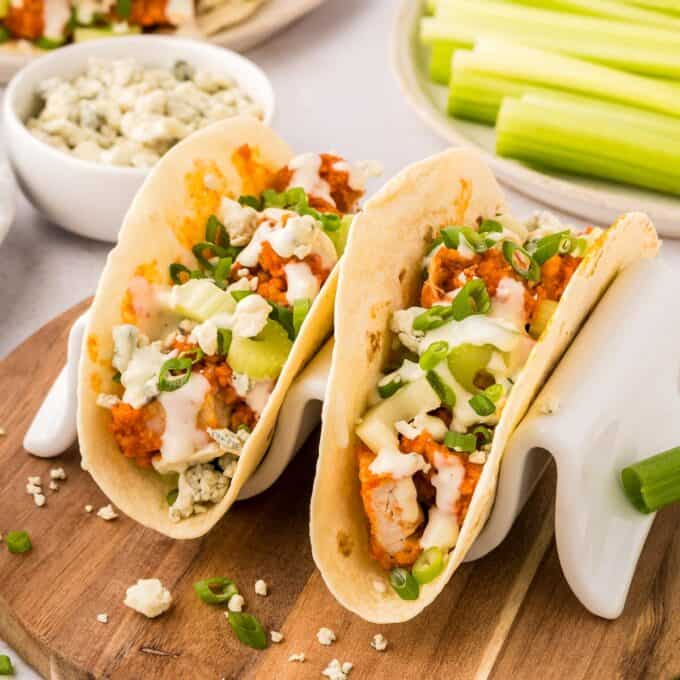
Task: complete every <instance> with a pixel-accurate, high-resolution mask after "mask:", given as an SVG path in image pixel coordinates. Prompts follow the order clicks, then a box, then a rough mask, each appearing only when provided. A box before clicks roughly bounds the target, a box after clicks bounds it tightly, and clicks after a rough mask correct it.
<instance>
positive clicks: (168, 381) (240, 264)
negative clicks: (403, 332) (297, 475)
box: [78, 118, 367, 538]
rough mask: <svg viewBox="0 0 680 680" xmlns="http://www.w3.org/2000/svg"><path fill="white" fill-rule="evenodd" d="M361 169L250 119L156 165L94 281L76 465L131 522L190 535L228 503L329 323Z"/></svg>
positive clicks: (196, 138)
mask: <svg viewBox="0 0 680 680" xmlns="http://www.w3.org/2000/svg"><path fill="white" fill-rule="evenodd" d="M366 172H367V168H366V166H351V165H350V164H349V163H347V162H346V161H345V160H343V159H341V158H339V157H338V156H335V155H331V154H304V155H301V156H295V157H294V156H293V155H292V154H291V152H290V151H289V149H288V147H287V146H286V145H285V144H284V143H283V142H282V141H281V140H280V139H279V138H278V137H277V136H276V135H275V134H274V133H273V132H272V131H271V130H269V129H268V128H266V127H265V126H264V125H262V124H261V123H259V122H257V121H255V120H254V119H246V118H242V119H233V120H230V121H226V122H223V123H218V124H215V125H214V126H212V127H210V128H206V129H205V130H203V131H201V132H199V133H196V134H195V135H193V136H192V137H191V138H189V139H187V140H186V141H184V142H182V143H181V144H179V145H178V146H177V147H176V148H174V149H173V150H172V151H170V152H169V153H168V154H167V155H166V156H165V157H164V158H163V159H162V160H161V161H160V163H159V164H158V165H157V166H156V168H155V169H154V170H153V171H152V173H151V174H150V176H149V178H148V179H147V181H146V182H145V184H144V186H143V187H142V189H141V190H140V192H139V193H138V195H137V197H136V198H135V200H134V202H133V204H132V207H131V208H130V210H129V212H128V215H127V217H126V219H125V222H124V224H123V227H122V229H121V232H120V237H119V243H118V245H117V246H116V248H115V249H114V250H113V251H112V252H111V254H110V256H109V259H108V262H107V265H106V268H105V270H104V273H103V275H102V278H101V281H100V283H99V287H98V290H97V293H96V296H95V300H94V303H93V305H92V310H91V318H90V323H89V327H88V331H87V336H86V343H85V346H84V348H83V356H82V361H81V374H80V387H79V417H78V427H79V439H80V446H81V453H82V457H83V463H84V466H85V467H86V468H87V469H88V470H89V472H90V473H91V474H92V476H93V477H94V479H95V480H96V482H97V483H98V484H99V485H100V487H101V488H102V490H103V491H104V492H105V493H106V494H107V495H108V496H109V498H110V499H111V500H112V501H113V502H114V503H115V504H116V505H118V507H120V508H121V509H122V510H123V511H124V512H126V513H127V514H129V515H130V516H132V517H133V518H134V519H136V520H138V521H139V522H141V523H142V524H145V525H148V526H150V527H152V528H154V529H156V530H158V531H161V532H162V533H165V534H167V535H169V536H173V537H177V538H188V537H193V536H198V535H201V534H203V533H205V532H206V531H207V530H208V529H209V528H210V527H211V526H212V525H213V524H215V522H216V521H217V520H218V519H219V518H220V517H221V516H222V515H224V513H225V512H226V511H227V510H228V508H229V506H230V505H231V504H232V502H233V501H234V500H235V499H236V496H237V495H238V492H239V490H240V488H241V487H242V486H243V484H244V482H245V481H246V480H247V479H248V477H249V476H250V475H251V474H252V472H253V471H254V469H255V468H256V466H257V465H258V463H259V461H260V460H261V458H262V456H263V455H264V453H265V451H266V448H267V445H268V442H269V439H270V437H271V434H272V430H273V428H274V425H275V420H276V416H277V412H278V409H279V407H280V405H281V402H282V400H283V398H284V395H285V392H286V390H287V388H288V387H289V385H290V383H291V381H292V380H293V378H294V377H295V375H296V373H297V372H298V371H299V370H300V368H301V367H302V366H303V365H304V363H305V362H306V361H308V360H309V358H310V357H311V356H312V355H313V353H314V352H315V351H316V349H317V348H318V347H319V345H320V343H321V342H322V341H323V340H324V339H325V337H326V336H327V335H328V333H329V332H330V330H331V325H332V314H333V298H334V294H335V286H336V281H335V274H334V271H335V266H336V263H337V261H338V258H339V257H340V255H341V253H342V251H343V248H344V243H345V239H346V236H347V232H348V229H349V226H350V223H351V220H352V215H351V213H352V212H353V211H354V210H355V209H356V207H357V201H358V200H359V198H360V197H361V196H362V194H363V180H364V177H365V174H366Z"/></svg>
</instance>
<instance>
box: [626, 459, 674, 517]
mask: <svg viewBox="0 0 680 680" xmlns="http://www.w3.org/2000/svg"><path fill="white" fill-rule="evenodd" d="M621 482H622V483H623V489H624V491H625V492H626V495H627V496H628V499H629V500H630V502H631V503H632V504H633V505H634V506H635V507H636V508H637V509H638V510H639V511H640V512H644V513H650V512H655V511H656V510H659V509H661V508H663V507H665V506H667V505H670V504H671V503H677V502H678V501H680V446H676V447H675V448H673V449H668V451H663V452H662V453H658V454H657V455H656V456H652V457H651V458H646V459H645V460H641V461H639V462H637V463H634V464H633V465H629V466H628V467H626V468H624V469H623V470H622V471H621Z"/></svg>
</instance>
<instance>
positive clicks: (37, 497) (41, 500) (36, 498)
mask: <svg viewBox="0 0 680 680" xmlns="http://www.w3.org/2000/svg"><path fill="white" fill-rule="evenodd" d="M33 502H34V503H35V504H36V505H37V506H38V507H39V508H42V506H43V505H45V496H43V495H42V494H41V493H36V494H34V495H33Z"/></svg>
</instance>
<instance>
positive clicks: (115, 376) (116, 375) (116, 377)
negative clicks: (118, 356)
mask: <svg viewBox="0 0 680 680" xmlns="http://www.w3.org/2000/svg"><path fill="white" fill-rule="evenodd" d="M120 378H121V374H120V371H116V372H115V373H114V374H113V375H112V376H111V380H113V382H115V383H118V384H119V385H120Z"/></svg>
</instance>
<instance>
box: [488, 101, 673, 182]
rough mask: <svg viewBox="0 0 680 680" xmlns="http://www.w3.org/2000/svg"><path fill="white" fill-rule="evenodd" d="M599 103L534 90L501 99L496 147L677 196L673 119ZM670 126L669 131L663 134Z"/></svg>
mask: <svg viewBox="0 0 680 680" xmlns="http://www.w3.org/2000/svg"><path fill="white" fill-rule="evenodd" d="M634 115H636V112H635V110H631V111H625V110H623V107H620V108H619V109H618V110H617V107H606V106H605V107H604V108H602V107H601V106H600V105H599V103H597V102H595V103H592V104H591V103H588V102H579V101H577V100H576V99H575V98H565V99H564V100H559V99H558V98H557V97H554V96H553V97H552V98H550V97H546V98H542V96H541V95H540V94H534V95H527V96H526V97H522V98H521V99H514V98H512V97H509V98H506V99H504V100H503V103H502V105H501V109H500V112H499V115H498V120H497V123H496V152H497V153H498V154H499V155H501V156H507V157H512V158H516V159H519V160H523V161H525V162H528V163H531V164H535V165H537V166H539V167H542V168H554V169H558V170H563V171H567V172H573V173H576V174H580V175H590V176H593V177H600V178H604V179H610V180H616V181H619V182H624V183H628V184H634V185H637V186H642V187H646V188H650V189H654V190H657V191H663V192H667V193H672V194H676V195H680V134H679V133H678V131H677V128H676V127H674V126H676V125H677V121H675V120H673V119H670V118H669V119H667V120H661V119H658V118H657V117H656V116H655V115H654V114H652V115H651V116H649V115H648V114H646V113H642V116H641V118H640V120H639V122H638V124H637V125H636V126H631V125H630V118H631V117H632V116H634ZM669 130H671V131H672V134H668V131H669Z"/></svg>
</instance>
